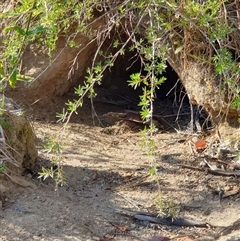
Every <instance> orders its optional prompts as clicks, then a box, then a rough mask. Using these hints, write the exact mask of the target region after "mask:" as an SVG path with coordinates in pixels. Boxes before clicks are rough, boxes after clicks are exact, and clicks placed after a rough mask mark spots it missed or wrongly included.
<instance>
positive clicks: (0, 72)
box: [0, 63, 4, 77]
mask: <svg viewBox="0 0 240 241" xmlns="http://www.w3.org/2000/svg"><path fill="white" fill-rule="evenodd" d="M0 76H2V77H3V76H4V69H3V65H2V63H0Z"/></svg>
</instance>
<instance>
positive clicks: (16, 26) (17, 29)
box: [3, 25, 26, 36]
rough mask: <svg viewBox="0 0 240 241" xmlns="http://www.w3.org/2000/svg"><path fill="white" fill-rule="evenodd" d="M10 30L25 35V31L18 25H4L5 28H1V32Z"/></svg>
mask: <svg viewBox="0 0 240 241" xmlns="http://www.w3.org/2000/svg"><path fill="white" fill-rule="evenodd" d="M10 30H15V31H16V32H17V33H19V34H20V35H23V36H25V35H26V33H25V31H24V30H23V29H22V28H21V27H19V26H18V25H15V26H10V27H6V28H5V29H3V33H6V32H8V31H10Z"/></svg>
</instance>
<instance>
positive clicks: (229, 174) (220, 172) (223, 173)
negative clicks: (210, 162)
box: [178, 164, 240, 177]
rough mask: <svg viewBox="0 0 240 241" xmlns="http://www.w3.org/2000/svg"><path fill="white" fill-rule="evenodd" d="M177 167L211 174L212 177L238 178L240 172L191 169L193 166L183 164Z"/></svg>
mask: <svg viewBox="0 0 240 241" xmlns="http://www.w3.org/2000/svg"><path fill="white" fill-rule="evenodd" d="M178 166H180V167H183V168H188V169H192V170H195V171H200V172H207V173H209V174H213V175H221V176H235V177H240V171H238V172H235V171H220V170H211V169H207V170H204V169H201V168H199V167H193V166H189V165H183V164H179V165H178Z"/></svg>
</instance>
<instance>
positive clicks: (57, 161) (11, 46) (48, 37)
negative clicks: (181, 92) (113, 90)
mask: <svg viewBox="0 0 240 241" xmlns="http://www.w3.org/2000/svg"><path fill="white" fill-rule="evenodd" d="M230 2H231V1H230ZM232 3H233V4H234V2H232ZM7 7H8V6H6V7H5V9H4V11H3V12H2V13H1V14H0V16H1V19H3V23H2V42H3V44H2V45H1V46H0V48H1V54H0V56H1V62H0V81H1V86H2V89H3V90H4V87H5V86H6V83H9V85H10V86H12V87H14V86H15V85H16V83H17V81H18V80H24V81H30V80H31V78H30V77H29V76H24V73H22V70H21V55H22V53H23V51H24V50H25V48H26V47H27V46H28V45H29V44H35V45H36V47H41V48H43V49H44V51H45V52H46V54H47V55H48V56H49V59H50V60H51V56H52V51H54V50H55V47H56V42H57V40H58V37H59V36H60V35H64V36H65V37H66V40H67V41H66V43H67V44H66V45H67V46H66V47H78V48H79V51H80V52H81V51H82V50H83V49H84V46H79V43H78V42H77V41H76V36H77V35H78V34H79V33H81V34H85V35H87V36H89V42H93V41H95V42H96V43H97V50H96V53H95V56H94V58H93V60H92V65H91V66H89V68H88V70H87V73H86V81H85V83H84V84H83V85H81V86H78V87H76V88H75V94H77V95H78V99H77V100H71V101H69V102H68V103H66V108H64V110H63V113H58V114H57V116H58V117H59V121H62V122H63V130H65V129H66V127H67V126H68V124H69V121H70V118H71V116H72V114H73V113H75V112H76V111H77V108H79V107H81V106H82V104H83V98H84V97H85V96H86V95H88V97H89V98H90V99H92V98H94V96H95V91H94V86H95V85H100V84H101V80H102V77H103V74H104V71H105V70H106V69H108V68H111V67H112V66H113V65H114V62H115V60H116V58H117V57H118V56H120V55H124V54H125V52H126V51H135V52H136V55H135V59H133V61H136V60H137V59H140V60H141V63H142V71H141V72H139V73H134V74H132V75H131V76H129V85H130V86H132V87H133V88H138V87H140V86H141V88H142V95H140V96H139V97H140V102H139V106H140V107H141V112H140V114H141V117H142V119H143V121H145V122H150V126H149V128H145V129H144V130H143V131H142V133H141V135H142V137H143V142H142V144H143V146H145V147H147V152H148V155H149V158H150V171H149V173H150V174H151V175H154V176H155V177H156V180H158V173H157V169H156V163H155V143H154V141H153V138H152V135H153V133H154V131H155V128H156V127H155V126H154V123H153V102H154V99H155V97H154V93H155V90H156V89H157V88H159V87H160V86H161V84H162V83H163V82H164V81H166V80H165V78H164V77H162V74H163V73H164V71H165V69H166V61H167V59H168V58H169V55H170V53H174V54H175V55H178V54H181V56H182V57H183V58H184V60H185V61H187V60H188V59H194V60H195V61H200V62H203V63H204V64H207V65H208V67H209V69H212V71H215V75H216V77H217V79H218V80H219V92H221V93H222V95H223V98H224V99H226V101H227V104H228V106H229V107H228V108H235V109H237V110H239V108H240V99H239V94H240V86H239V74H240V73H239V64H238V61H239V49H238V48H237V46H236V45H234V41H236V42H239V40H238V39H237V35H236V31H235V30H236V27H237V22H238V21H237V20H239V19H236V17H235V15H234V18H232V17H231V12H229V11H228V8H231V6H230V4H229V3H228V2H227V1H219V0H205V1H201V0H199V1H193V0H187V1H183V0H179V1H172V0H169V1H167V0H148V1H129V0H127V1H114V2H112V1H107V0H106V1H92V0H87V1H83V2H82V1H76V0H69V1H53V0H50V1H47V2H46V1H42V0H34V1H32V2H31V4H29V1H27V0H22V1H18V2H17V3H16V4H15V5H14V6H12V7H11V6H10V8H9V9H6V8H7ZM100 18H105V19H106V25H105V26H102V27H101V28H100V29H92V28H91V24H92V23H93V22H94V21H96V19H100ZM113 33H114V34H113ZM123 35H124V36H125V37H124V38H122V37H121V36H123ZM109 36H111V39H112V41H111V43H110V45H109V48H108V51H105V52H104V50H103V49H102V46H103V44H104V42H105V41H106V39H108V38H109ZM230 39H232V41H229V40H230ZM76 57H77V56H76ZM75 68H77V62H76V59H73V64H72V68H71V69H70V71H69V76H71V75H72V74H73V73H74V69H75ZM32 81H34V80H32ZM45 148H46V150H47V151H49V152H52V153H53V154H55V155H56V158H53V159H52V162H53V165H56V166H57V168H56V170H53V169H50V170H46V169H43V171H42V173H40V176H41V177H43V178H46V177H48V176H50V177H53V178H55V180H56V185H58V184H59V183H65V179H64V175H63V172H62V167H61V144H60V143H59V142H58V141H50V142H48V143H47V145H45ZM158 186H159V192H160V194H161V186H160V184H158ZM156 200H158V201H157V202H155V204H159V203H161V202H160V201H159V199H156ZM163 203H165V201H164V200H163V202H162V203H161V204H160V205H158V206H159V208H160V209H162V208H165V207H166V205H162V204H163ZM168 207H169V208H171V207H173V205H172V204H171V205H170V206H168ZM160 213H164V211H160ZM169 213H172V212H171V211H170V212H169ZM174 213H175V212H174Z"/></svg>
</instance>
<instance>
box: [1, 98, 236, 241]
mask: <svg viewBox="0 0 240 241" xmlns="http://www.w3.org/2000/svg"><path fill="white" fill-rule="evenodd" d="M65 101H66V99H60V98H59V99H57V100H54V101H53V102H52V103H48V105H47V106H45V107H43V106H37V105H36V106H34V107H31V106H30V105H27V104H26V103H24V102H22V103H21V104H22V105H23V106H25V110H26V115H27V116H28V118H29V120H30V121H31V123H32V125H33V128H34V130H35V133H36V137H37V138H36V145H37V146H38V150H39V160H38V164H39V165H42V164H46V163H47V161H46V159H47V158H48V157H47V156H46V153H44V151H43V148H42V143H43V142H44V141H46V140H47V138H49V137H56V136H57V133H58V131H59V130H60V128H61V124H59V123H56V118H55V113H56V111H60V109H61V108H62V103H64V102H65ZM95 107H96V111H97V113H98V117H99V119H100V120H101V122H102V123H103V125H104V126H103V127H101V126H99V125H98V122H97V120H95V124H96V126H94V125H93V123H92V117H91V111H90V106H89V104H86V105H85V106H84V108H83V110H81V111H79V113H78V115H75V116H74V117H73V119H72V120H71V123H70V125H71V128H70V129H69V130H68V132H67V133H66V135H65V136H64V137H63V141H64V142H65V146H64V149H63V156H62V158H63V161H64V171H65V175H66V179H67V185H66V186H63V187H59V190H58V193H57V192H55V191H54V183H53V182H52V180H51V179H47V180H46V181H41V180H40V179H38V178H37V174H36V173H27V174H26V176H25V177H24V178H25V179H27V180H28V181H29V182H31V183H32V184H34V187H27V188H21V187H16V189H15V190H14V192H12V193H11V194H9V195H8V196H7V197H5V200H4V201H5V203H4V206H3V208H2V210H1V211H0V222H1V229H0V240H2V241H3V240H5V241H10V240H26V241H27V240H55V241H59V240H66V241H67V240H69V241H70V240H84V241H87V240H89V241H90V240H99V241H100V240H102V241H108V240H123V241H130V240H131V241H143V240H144V241H147V240H148V241H162V240H178V241H180V240H186V241H191V240H202V241H205V240H219V241H230V240H231V241H233V240H234V241H237V240H240V231H239V229H240V227H239V225H238V227H237V226H236V225H235V226H234V227H232V229H231V230H230V231H228V232H227V234H226V235H224V236H222V237H220V236H219V232H220V231H221V230H222V229H221V228H213V227H211V226H209V227H207V228H197V227H177V226H166V225H150V224H147V223H143V222H139V221H138V220H135V219H134V218H132V217H128V216H125V215H123V214H119V213H117V212H116V210H115V209H113V208H112V207H114V208H128V209H131V210H135V211H147V210H150V211H151V210H154V206H153V198H154V197H156V196H157V195H158V192H159V190H158V186H157V184H156V182H155V180H154V178H153V177H149V176H148V175H147V174H148V170H149V166H150V159H149V157H148V156H147V154H146V150H145V149H144V148H142V147H140V145H139V143H140V137H139V132H138V130H139V129H140V128H142V125H141V124H139V123H135V122H132V121H126V120H121V119H116V118H115V119H114V118H113V117H112V116H109V115H106V113H109V112H113V111H114V112H123V108H122V107H120V106H116V105H111V104H106V103H97V104H96V106H95ZM190 137H191V136H190ZM211 138H212V137H211V136H208V137H206V139H205V140H206V141H208V139H211ZM154 140H155V143H156V150H155V151H156V167H157V169H158V172H159V176H160V187H161V193H162V197H163V198H164V199H165V200H168V201H171V200H172V201H174V202H175V203H177V204H180V205H181V212H180V216H181V217H191V218H193V219H196V220H201V221H204V222H207V223H209V224H211V225H212V226H225V227H227V226H229V225H231V224H232V223H234V222H235V221H236V220H238V219H239V218H240V194H239V193H238V194H236V195H230V196H229V197H226V198H223V199H221V200H220V199H219V195H218V193H217V192H216V190H218V188H219V187H220V188H223V189H224V188H229V189H230V188H232V187H235V186H237V187H239V180H240V179H239V177H238V178H237V177H225V176H221V175H220V176H219V175H218V176H217V175H212V174H209V173H207V172H206V171H200V170H191V169H188V168H184V167H183V166H182V165H191V166H194V167H199V168H202V169H204V168H206V167H204V166H201V163H200V161H199V158H198V154H193V153H191V148H190V145H191V144H189V136H188V135H186V134H183V133H177V132H176V131H174V130H166V129H159V131H158V132H157V133H156V134H155V135H154Z"/></svg>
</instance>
